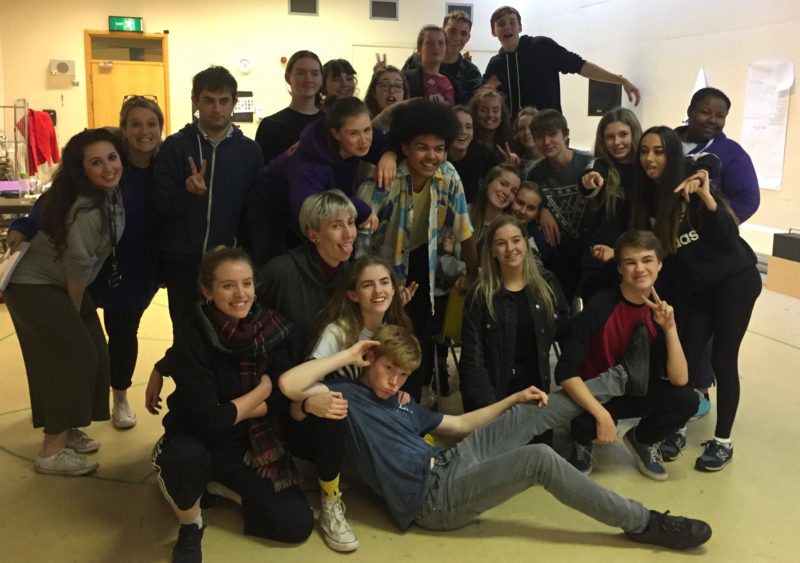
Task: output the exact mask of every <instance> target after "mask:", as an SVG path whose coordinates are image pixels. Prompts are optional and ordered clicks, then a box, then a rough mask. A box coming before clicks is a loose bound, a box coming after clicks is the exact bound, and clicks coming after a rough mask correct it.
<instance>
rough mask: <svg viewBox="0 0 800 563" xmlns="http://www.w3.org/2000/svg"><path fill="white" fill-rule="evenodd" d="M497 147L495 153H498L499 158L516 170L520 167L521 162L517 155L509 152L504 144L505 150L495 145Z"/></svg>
mask: <svg viewBox="0 0 800 563" xmlns="http://www.w3.org/2000/svg"><path fill="white" fill-rule="evenodd" d="M495 147H497V152H499V153H500V156H502V157H503V160H505V161H506V162H507V163H509V164H510V165H512V166H515V167H516V168H519V167H520V166H521V165H522V160H521V159H520V158H519V155H517V153H515V152H514V151H512V150H511V147H510V146H509V145H508V143H506V150H503V147H501V146H500V145H495Z"/></svg>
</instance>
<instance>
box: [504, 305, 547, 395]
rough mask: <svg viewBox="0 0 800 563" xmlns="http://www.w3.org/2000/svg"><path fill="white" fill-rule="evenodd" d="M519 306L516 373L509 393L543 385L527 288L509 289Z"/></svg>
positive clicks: (515, 357) (515, 349)
mask: <svg viewBox="0 0 800 563" xmlns="http://www.w3.org/2000/svg"><path fill="white" fill-rule="evenodd" d="M509 293H510V294H511V296H512V298H513V299H514V304H515V305H516V308H517V336H516V346H514V375H513V377H512V380H511V382H510V383H509V391H508V392H509V394H510V393H514V392H516V391H519V390H521V389H524V388H525V387H528V386H529V385H536V386H537V387H541V385H542V384H541V378H540V377H539V357H538V352H539V351H538V349H537V347H536V342H535V339H536V326H535V325H534V323H533V317H532V316H531V307H530V304H529V303H528V295H527V293H528V292H527V291H526V290H525V289H522V290H520V291H509Z"/></svg>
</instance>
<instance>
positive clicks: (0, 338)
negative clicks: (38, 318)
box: [0, 332, 17, 342]
mask: <svg viewBox="0 0 800 563" xmlns="http://www.w3.org/2000/svg"><path fill="white" fill-rule="evenodd" d="M15 334H17V333H16V332H12V333H10V334H6V335H5V336H0V342H2V341H3V340H5V339H6V338H8V337H9V336H14V335H15Z"/></svg>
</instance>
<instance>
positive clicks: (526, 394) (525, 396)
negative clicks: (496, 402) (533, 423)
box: [517, 385, 547, 408]
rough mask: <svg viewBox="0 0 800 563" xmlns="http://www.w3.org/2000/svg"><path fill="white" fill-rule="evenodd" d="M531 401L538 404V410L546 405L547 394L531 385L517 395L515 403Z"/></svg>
mask: <svg viewBox="0 0 800 563" xmlns="http://www.w3.org/2000/svg"><path fill="white" fill-rule="evenodd" d="M531 401H536V402H537V403H539V408H541V407H543V406H545V405H546V404H547V393H545V392H544V391H542V390H541V389H539V388H538V387H534V386H533V385H531V386H530V387H526V388H525V389H523V390H522V391H519V392H518V393H517V402H519V403H529V402H531Z"/></svg>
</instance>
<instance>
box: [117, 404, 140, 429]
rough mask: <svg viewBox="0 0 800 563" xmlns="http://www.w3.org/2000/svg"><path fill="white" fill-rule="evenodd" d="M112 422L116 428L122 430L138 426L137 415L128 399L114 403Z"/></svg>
mask: <svg viewBox="0 0 800 563" xmlns="http://www.w3.org/2000/svg"><path fill="white" fill-rule="evenodd" d="M111 422H112V423H113V424H114V428H119V429H120V430H123V429H125V428H133V427H134V426H136V413H135V412H133V411H132V410H131V407H130V405H129V404H128V399H123V400H121V401H114V406H113V407H111Z"/></svg>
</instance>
